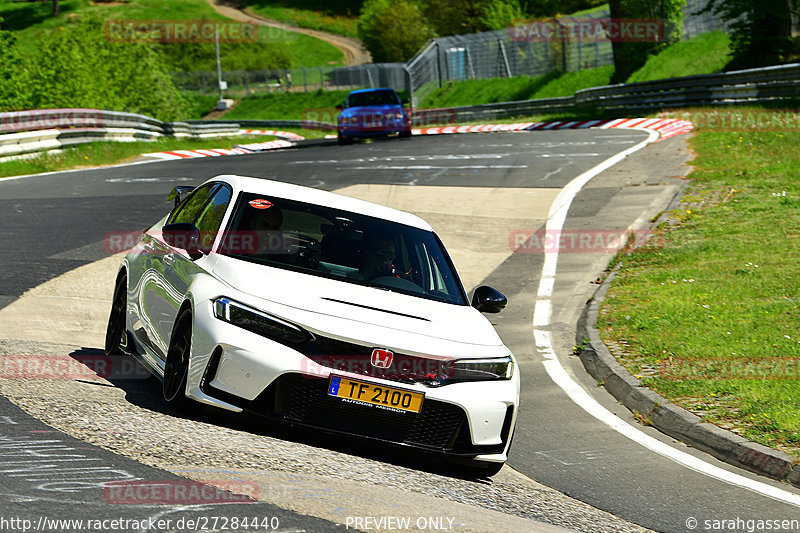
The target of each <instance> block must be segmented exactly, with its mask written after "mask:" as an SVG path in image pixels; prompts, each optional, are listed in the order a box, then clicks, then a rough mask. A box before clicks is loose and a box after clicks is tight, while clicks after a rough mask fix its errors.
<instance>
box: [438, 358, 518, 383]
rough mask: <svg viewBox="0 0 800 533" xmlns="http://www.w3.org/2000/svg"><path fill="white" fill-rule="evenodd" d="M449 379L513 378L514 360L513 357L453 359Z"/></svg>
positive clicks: (485, 379)
mask: <svg viewBox="0 0 800 533" xmlns="http://www.w3.org/2000/svg"><path fill="white" fill-rule="evenodd" d="M451 369H452V371H451V374H452V375H451V376H449V379H448V381H451V382H452V381H489V380H495V379H511V376H513V375H514V362H513V361H512V360H511V357H499V358H492V359H457V360H456V361H453V365H452V367H451Z"/></svg>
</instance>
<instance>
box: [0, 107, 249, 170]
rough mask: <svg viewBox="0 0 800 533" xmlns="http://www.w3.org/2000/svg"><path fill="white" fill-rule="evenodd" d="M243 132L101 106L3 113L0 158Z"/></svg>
mask: <svg viewBox="0 0 800 533" xmlns="http://www.w3.org/2000/svg"><path fill="white" fill-rule="evenodd" d="M243 134H245V132H244V131H243V130H242V128H241V127H240V126H239V124H237V123H235V122H216V121H215V122H162V121H160V120H157V119H154V118H152V117H148V116H146V115H139V114H136V113H120V112H116V111H102V110H98V109H42V110H36V111H19V112H11V113H0V160H2V159H4V158H8V157H19V156H24V155H26V154H33V153H37V152H43V151H49V150H56V149H59V148H61V147H63V146H69V145H74V144H81V143H87V142H93V141H100V140H110V141H121V142H134V141H142V140H154V139H158V138H161V137H195V138H210V137H222V136H231V135H243Z"/></svg>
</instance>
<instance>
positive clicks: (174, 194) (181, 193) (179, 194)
mask: <svg viewBox="0 0 800 533" xmlns="http://www.w3.org/2000/svg"><path fill="white" fill-rule="evenodd" d="M194 189H195V188H194V187H190V186H188V185H178V186H177V187H175V188H174V189H172V190H171V191H170V192H169V195H168V196H167V201H168V202H169V201H170V200H175V207H178V204H180V203H181V202H182V201H183V199H184V198H185V197H186V195H187V194H189V193H190V192H192V191H193V190H194ZM175 207H173V209H175Z"/></svg>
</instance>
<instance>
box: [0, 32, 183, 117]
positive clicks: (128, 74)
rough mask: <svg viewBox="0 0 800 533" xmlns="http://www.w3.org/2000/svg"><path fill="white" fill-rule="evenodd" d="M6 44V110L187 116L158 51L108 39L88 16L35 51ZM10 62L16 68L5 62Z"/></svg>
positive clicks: (0, 98) (1, 56)
mask: <svg viewBox="0 0 800 533" xmlns="http://www.w3.org/2000/svg"><path fill="white" fill-rule="evenodd" d="M5 43H10V45H9V46H4V47H3V49H2V50H0V64H3V65H4V67H2V68H3V70H5V72H3V76H4V77H7V78H8V80H7V82H6V83H3V84H2V85H0V104H2V110H4V111H8V110H19V109H52V108H66V107H86V108H94V109H108V110H115V111H129V112H135V113H143V114H146V115H150V116H154V117H157V118H160V119H162V120H177V119H180V118H182V117H183V114H184V110H185V106H186V103H185V101H184V99H183V97H182V96H181V94H180V92H179V91H178V89H177V88H176V87H175V86H174V84H173V83H172V80H171V79H170V76H169V73H168V71H167V68H166V66H165V61H164V57H163V55H162V54H161V53H160V51H159V49H158V48H157V47H156V46H155V45H150V44H145V43H138V42H135V43H128V42H126V43H114V42H109V41H107V40H106V39H105V37H104V34H103V23H102V21H100V20H97V19H85V20H82V21H81V22H78V23H75V24H71V25H70V29H69V31H67V30H66V29H60V30H58V31H55V32H52V33H48V34H45V35H44V36H43V37H42V42H41V43H40V46H39V48H38V50H37V51H36V52H31V51H28V50H24V51H23V50H21V49H20V48H19V47H18V45H17V43H13V42H11V41H10V40H9V39H7V38H6V39H5V41H4V44H5ZM10 64H14V65H15V67H13V68H9V67H8V66H5V65H10ZM134 67H135V68H134ZM0 72H2V71H0ZM22 87H24V90H21V88H22Z"/></svg>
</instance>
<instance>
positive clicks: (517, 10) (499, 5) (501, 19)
mask: <svg viewBox="0 0 800 533" xmlns="http://www.w3.org/2000/svg"><path fill="white" fill-rule="evenodd" d="M523 18H525V13H523V11H522V7H521V6H520V5H519V1H518V0H495V1H494V2H492V3H490V4H489V5H488V6H487V7H486V8H485V9H484V11H483V15H482V16H481V23H482V24H483V26H484V27H486V29H488V30H502V29H506V28H508V27H510V26H511V25H512V24H513V23H514V21H517V20H521V19H523Z"/></svg>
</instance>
